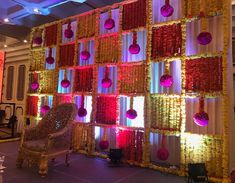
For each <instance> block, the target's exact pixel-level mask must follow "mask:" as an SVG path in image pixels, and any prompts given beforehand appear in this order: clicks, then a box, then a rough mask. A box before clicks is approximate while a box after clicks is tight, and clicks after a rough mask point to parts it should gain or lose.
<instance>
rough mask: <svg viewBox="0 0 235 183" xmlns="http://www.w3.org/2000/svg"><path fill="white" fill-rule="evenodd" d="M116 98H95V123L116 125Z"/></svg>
mask: <svg viewBox="0 0 235 183" xmlns="http://www.w3.org/2000/svg"><path fill="white" fill-rule="evenodd" d="M116 119H117V97H110V96H109V97H103V96H99V97H97V111H96V123H103V124H116Z"/></svg>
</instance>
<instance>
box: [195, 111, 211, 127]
mask: <svg viewBox="0 0 235 183" xmlns="http://www.w3.org/2000/svg"><path fill="white" fill-rule="evenodd" d="M193 120H194V123H196V124H197V125H198V126H206V125H208V122H209V116H208V114H207V113H206V112H204V111H202V112H199V113H196V114H194V116H193Z"/></svg>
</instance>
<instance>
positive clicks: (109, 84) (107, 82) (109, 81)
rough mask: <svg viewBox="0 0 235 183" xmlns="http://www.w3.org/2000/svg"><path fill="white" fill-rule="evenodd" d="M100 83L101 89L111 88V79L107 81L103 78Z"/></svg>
mask: <svg viewBox="0 0 235 183" xmlns="http://www.w3.org/2000/svg"><path fill="white" fill-rule="evenodd" d="M101 83H102V87H103V88H109V87H111V86H112V84H113V81H112V80H111V79H109V78H104V79H102V82H101Z"/></svg>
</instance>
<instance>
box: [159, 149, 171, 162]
mask: <svg viewBox="0 0 235 183" xmlns="http://www.w3.org/2000/svg"><path fill="white" fill-rule="evenodd" d="M168 157H169V151H168V150H167V149H166V148H165V147H161V148H160V149H158V151H157V158H158V159H160V160H162V161H166V160H167V159H168Z"/></svg>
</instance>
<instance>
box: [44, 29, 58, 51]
mask: <svg viewBox="0 0 235 183" xmlns="http://www.w3.org/2000/svg"><path fill="white" fill-rule="evenodd" d="M56 43H57V24H54V25H51V26H48V27H46V28H45V45H46V46H52V45H56Z"/></svg>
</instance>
